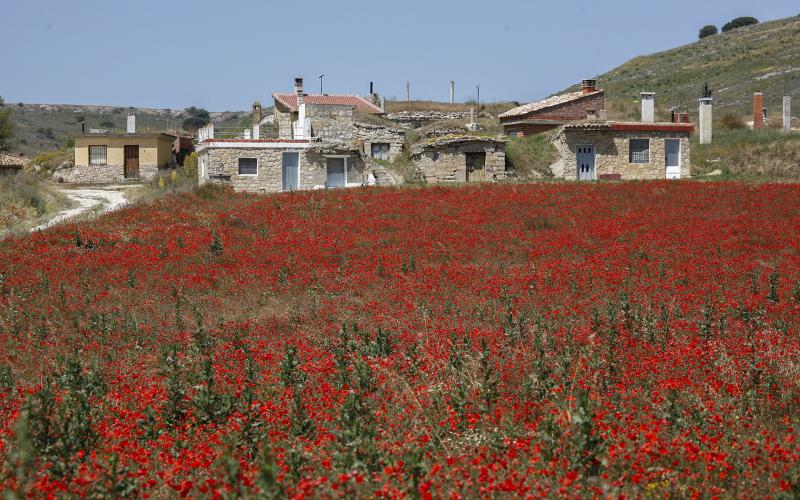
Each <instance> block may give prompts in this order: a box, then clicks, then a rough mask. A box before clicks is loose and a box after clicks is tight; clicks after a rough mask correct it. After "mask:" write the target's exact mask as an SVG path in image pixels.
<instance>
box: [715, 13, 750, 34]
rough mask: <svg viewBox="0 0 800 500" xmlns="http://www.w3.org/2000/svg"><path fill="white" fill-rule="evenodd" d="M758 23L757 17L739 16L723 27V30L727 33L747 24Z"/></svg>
mask: <svg viewBox="0 0 800 500" xmlns="http://www.w3.org/2000/svg"><path fill="white" fill-rule="evenodd" d="M754 24H758V19H756V18H755V17H749V16H748V17H737V18H736V19H734V20H732V21H730V22H729V23H727V24H726V25H725V26H723V27H722V32H723V33H725V32H727V31H730V30H735V29H736V28H743V27H745V26H752V25H754Z"/></svg>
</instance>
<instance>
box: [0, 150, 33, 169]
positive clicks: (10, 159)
mask: <svg viewBox="0 0 800 500" xmlns="http://www.w3.org/2000/svg"><path fill="white" fill-rule="evenodd" d="M26 163H28V159H27V158H23V157H21V156H15V155H7V154H2V153H0V167H24V166H25V164H26Z"/></svg>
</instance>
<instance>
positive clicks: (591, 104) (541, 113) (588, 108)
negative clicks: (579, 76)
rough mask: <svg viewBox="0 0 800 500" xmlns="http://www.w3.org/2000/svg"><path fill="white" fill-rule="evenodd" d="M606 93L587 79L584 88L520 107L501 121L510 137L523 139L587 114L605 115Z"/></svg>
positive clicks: (504, 115)
mask: <svg viewBox="0 0 800 500" xmlns="http://www.w3.org/2000/svg"><path fill="white" fill-rule="evenodd" d="M605 99H606V98H605V91H604V90H602V89H598V88H597V82H596V81H595V80H584V81H583V89H582V90H580V91H578V92H570V93H567V94H561V95H557V96H553V97H549V98H547V99H544V100H542V101H539V102H533V103H530V104H525V105H523V106H519V107H516V108H514V109H511V110H509V111H506V112H505V113H501V114H500V115H499V116H498V118H499V119H500V124H501V125H502V126H503V131H504V132H505V133H506V135H509V136H512V137H522V136H526V135H532V134H538V133H540V132H546V131H548V130H553V129H556V128H558V127H560V126H562V125H565V124H568V123H570V122H574V121H581V120H585V119H586V116H587V115H590V114H597V115H602V114H604V113H605V108H606V104H605Z"/></svg>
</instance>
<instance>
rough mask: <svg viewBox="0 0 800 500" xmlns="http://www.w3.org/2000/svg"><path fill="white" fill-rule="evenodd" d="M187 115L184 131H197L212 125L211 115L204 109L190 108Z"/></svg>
mask: <svg viewBox="0 0 800 500" xmlns="http://www.w3.org/2000/svg"><path fill="white" fill-rule="evenodd" d="M185 111H186V114H187V115H188V116H187V117H186V119H185V120H183V130H186V131H187V132H192V131H196V130H197V129H199V128H200V127H204V126H206V125H208V124H209V123H211V115H210V114H209V113H208V111H206V110H205V109H203V108H196V107H194V106H192V107H190V108H186V110H185Z"/></svg>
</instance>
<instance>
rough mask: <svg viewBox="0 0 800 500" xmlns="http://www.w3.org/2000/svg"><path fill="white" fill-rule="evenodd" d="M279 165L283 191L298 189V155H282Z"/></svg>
mask: <svg viewBox="0 0 800 500" xmlns="http://www.w3.org/2000/svg"><path fill="white" fill-rule="evenodd" d="M281 164H282V166H281V171H282V172H281V173H282V177H283V190H284V191H297V190H298V189H300V153H283V158H282V160H281Z"/></svg>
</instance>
